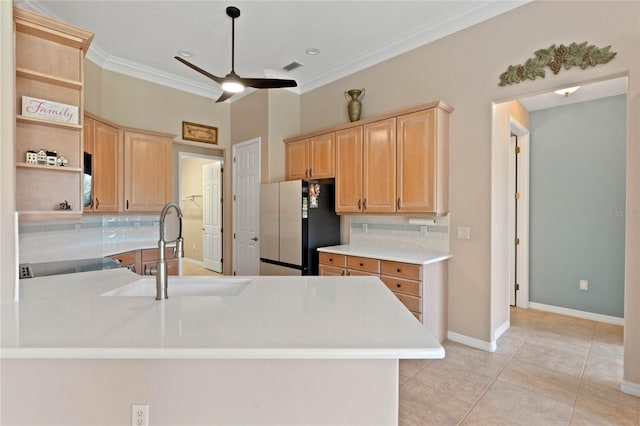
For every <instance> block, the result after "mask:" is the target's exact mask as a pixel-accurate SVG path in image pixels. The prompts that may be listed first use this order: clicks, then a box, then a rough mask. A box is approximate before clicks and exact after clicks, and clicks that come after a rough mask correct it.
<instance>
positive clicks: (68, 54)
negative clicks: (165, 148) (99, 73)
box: [13, 8, 93, 220]
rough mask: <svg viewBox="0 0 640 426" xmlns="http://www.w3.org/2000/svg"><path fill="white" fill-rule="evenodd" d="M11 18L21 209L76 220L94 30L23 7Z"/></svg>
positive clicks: (27, 214) (31, 215)
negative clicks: (86, 75)
mask: <svg viewBox="0 0 640 426" xmlns="http://www.w3.org/2000/svg"><path fill="white" fill-rule="evenodd" d="M13 19H14V23H15V52H16V56H15V65H16V70H15V71H16V113H17V114H16V133H15V149H16V202H17V209H18V211H19V213H20V218H21V219H49V220H55V219H64V218H68V219H71V218H78V217H80V215H81V214H82V176H83V155H82V151H83V149H82V138H83V132H82V113H81V112H82V108H83V101H84V81H83V78H84V72H83V65H84V62H83V61H84V55H85V53H86V52H87V50H88V48H89V44H90V43H91V40H92V39H93V33H91V32H88V31H85V30H83V29H81V28H78V27H75V26H72V25H68V24H65V23H62V22H58V21H55V20H53V19H50V18H47V17H44V16H41V15H38V14H36V13H33V12H30V11H27V10H24V9H20V8H14V9H13ZM23 107H24V108H25V109H24V114H23V113H22V112H23Z"/></svg>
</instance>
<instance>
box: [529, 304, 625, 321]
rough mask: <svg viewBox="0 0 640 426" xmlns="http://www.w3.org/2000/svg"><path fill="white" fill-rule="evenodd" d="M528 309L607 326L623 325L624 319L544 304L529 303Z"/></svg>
mask: <svg viewBox="0 0 640 426" xmlns="http://www.w3.org/2000/svg"><path fill="white" fill-rule="evenodd" d="M529 308H531V309H537V310H539V311H545V312H553V313H554V314H561V315H567V316H570V317H576V318H582V319H588V320H592V321H598V322H604V323H607V324H614V325H624V318H618V317H612V316H609V315H602V314H595V313H593V312H586V311H578V310H576V309H569V308H563V307H560V306H553V305H545V304H544V303H536V302H529Z"/></svg>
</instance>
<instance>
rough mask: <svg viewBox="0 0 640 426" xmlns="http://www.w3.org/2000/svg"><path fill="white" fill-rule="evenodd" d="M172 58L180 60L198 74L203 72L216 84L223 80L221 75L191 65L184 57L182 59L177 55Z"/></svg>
mask: <svg viewBox="0 0 640 426" xmlns="http://www.w3.org/2000/svg"><path fill="white" fill-rule="evenodd" d="M174 58H176V59H177V60H179V61H180V62H182V63H183V64H185V65H186V66H188V67H189V68H191V69H193V70H196V71H198V72H199V73H200V74H203V75H205V76H207V77H209V78H210V79H211V80H213V81H215V82H216V83H218V84H222V81H223V80H224V79H223V78H222V77H218V76H215V75H213V74H211V73H210V72H208V71H205V70H203V69H202V68H200V67H199V66H197V65H193V64H192V63H191V62H189V61H185V60H184V59H182V58H181V57H179V56H174Z"/></svg>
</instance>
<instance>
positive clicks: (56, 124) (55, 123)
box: [16, 115, 82, 130]
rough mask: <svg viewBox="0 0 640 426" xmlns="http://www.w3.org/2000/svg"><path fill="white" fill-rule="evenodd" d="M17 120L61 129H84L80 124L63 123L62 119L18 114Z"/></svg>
mask: <svg viewBox="0 0 640 426" xmlns="http://www.w3.org/2000/svg"><path fill="white" fill-rule="evenodd" d="M16 120H17V121H21V122H23V123H34V124H40V125H42V126H49V127H58V128H61V129H73V130H82V125H80V124H71V123H63V122H61V121H52V120H44V119H42V118H36V117H27V116H24V115H16Z"/></svg>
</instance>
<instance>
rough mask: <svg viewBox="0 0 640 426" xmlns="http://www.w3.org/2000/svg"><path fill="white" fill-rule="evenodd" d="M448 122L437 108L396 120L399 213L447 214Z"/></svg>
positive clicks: (444, 114) (403, 116)
mask: <svg viewBox="0 0 640 426" xmlns="http://www.w3.org/2000/svg"><path fill="white" fill-rule="evenodd" d="M448 121H449V116H448V113H444V112H442V111H440V110H438V109H437V108H432V109H429V110H425V111H418V112H415V113H412V114H406V115H402V116H399V117H398V139H397V178H396V182H397V192H398V199H397V211H398V212H407V213H414V212H427V213H435V214H446V213H447V212H448V210H449V199H448V194H449V176H448V163H449V147H448V128H449V123H448Z"/></svg>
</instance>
